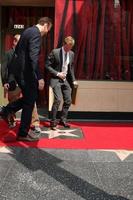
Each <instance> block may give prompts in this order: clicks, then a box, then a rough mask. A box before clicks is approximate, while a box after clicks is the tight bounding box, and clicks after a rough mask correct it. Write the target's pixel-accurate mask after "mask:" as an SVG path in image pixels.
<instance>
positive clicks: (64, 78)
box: [46, 36, 77, 130]
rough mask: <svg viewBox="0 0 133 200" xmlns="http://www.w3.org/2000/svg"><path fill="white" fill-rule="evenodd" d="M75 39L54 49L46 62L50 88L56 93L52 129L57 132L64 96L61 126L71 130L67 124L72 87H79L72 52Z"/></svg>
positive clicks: (65, 41)
mask: <svg viewBox="0 0 133 200" xmlns="http://www.w3.org/2000/svg"><path fill="white" fill-rule="evenodd" d="M74 43H75V41H74V39H73V38H72V37H71V36H68V37H66V38H65V39H64V44H63V46H62V47H61V48H57V49H53V50H52V52H51V53H50V55H49V56H48V59H47V61H46V70H47V71H48V72H49V73H50V75H51V79H50V86H51V87H52V89H53V93H54V102H53V106H52V120H51V123H50V126H51V129H53V130H56V126H57V120H56V117H57V112H58V109H59V106H60V103H61V100H62V96H63V100H64V103H63V107H62V112H61V118H60V121H59V125H61V126H63V127H65V128H70V125H69V124H68V123H67V115H68V110H69V107H70V105H71V101H72V100H71V91H72V89H71V87H72V86H73V85H77V82H76V80H75V76H74V66H73V62H74V52H73V51H71V49H72V47H73V46H74Z"/></svg>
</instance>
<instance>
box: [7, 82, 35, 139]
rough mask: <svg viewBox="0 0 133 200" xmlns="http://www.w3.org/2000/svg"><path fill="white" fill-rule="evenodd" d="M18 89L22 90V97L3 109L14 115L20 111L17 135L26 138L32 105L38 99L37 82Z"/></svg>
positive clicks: (28, 83)
mask: <svg viewBox="0 0 133 200" xmlns="http://www.w3.org/2000/svg"><path fill="white" fill-rule="evenodd" d="M20 88H21V90H22V97H21V98H20V99H18V100H16V101H14V102H12V103H9V104H8V105H7V106H6V107H5V109H6V111H7V112H8V113H12V112H15V113H16V112H17V111H19V110H20V109H22V114H21V123H20V127H19V132H18V135H20V136H26V135H27V134H28V131H29V128H30V123H31V119H32V111H33V108H34V104H35V102H36V100H37V97H38V83H37V80H35V81H34V82H27V83H26V84H25V86H24V87H21V86H20Z"/></svg>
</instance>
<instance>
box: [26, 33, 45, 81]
mask: <svg viewBox="0 0 133 200" xmlns="http://www.w3.org/2000/svg"><path fill="white" fill-rule="evenodd" d="M40 48H41V36H40V35H39V34H38V33H36V32H35V33H33V32H32V35H31V38H30V40H29V58H30V64H31V67H32V69H33V72H34V73H35V76H36V78H37V79H38V80H39V79H41V78H42V77H43V75H42V74H41V72H40V69H39V53H40Z"/></svg>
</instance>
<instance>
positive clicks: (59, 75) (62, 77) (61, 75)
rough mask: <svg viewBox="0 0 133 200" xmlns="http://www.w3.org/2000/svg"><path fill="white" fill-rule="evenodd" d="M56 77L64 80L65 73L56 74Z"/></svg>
mask: <svg viewBox="0 0 133 200" xmlns="http://www.w3.org/2000/svg"><path fill="white" fill-rule="evenodd" d="M57 76H58V77H59V78H60V79H62V80H64V79H65V78H66V73H65V72H58V74H57Z"/></svg>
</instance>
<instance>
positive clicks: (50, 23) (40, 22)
mask: <svg viewBox="0 0 133 200" xmlns="http://www.w3.org/2000/svg"><path fill="white" fill-rule="evenodd" d="M45 23H47V24H48V25H52V19H51V18H49V17H41V18H40V19H39V20H38V24H40V25H42V26H43V25H44V24H45Z"/></svg>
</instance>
